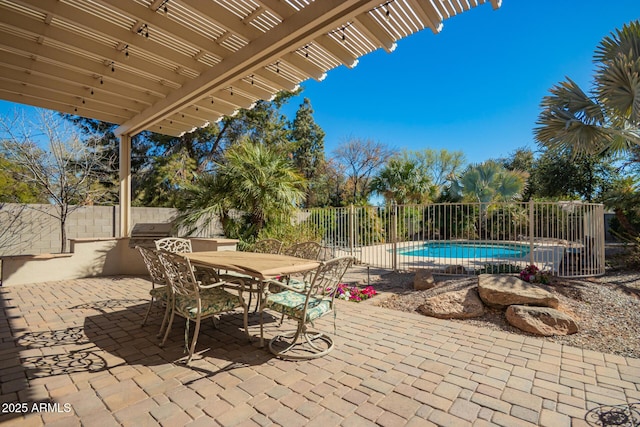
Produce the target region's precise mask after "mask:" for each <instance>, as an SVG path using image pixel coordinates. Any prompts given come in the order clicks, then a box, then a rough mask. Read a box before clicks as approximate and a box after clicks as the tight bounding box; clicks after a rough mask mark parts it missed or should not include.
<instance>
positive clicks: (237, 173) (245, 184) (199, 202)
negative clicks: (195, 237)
mask: <svg viewBox="0 0 640 427" xmlns="http://www.w3.org/2000/svg"><path fill="white" fill-rule="evenodd" d="M305 184H306V181H305V179H304V178H303V177H302V176H301V175H299V174H298V173H297V172H296V169H295V167H294V166H293V165H292V164H291V162H290V160H289V159H288V158H286V156H284V155H283V154H282V153H281V152H280V151H277V150H276V149H274V148H272V147H268V146H266V145H263V144H255V143H252V142H250V141H248V140H245V141H243V142H241V143H239V144H238V145H236V146H233V147H231V148H229V149H228V150H227V152H226V153H225V155H224V162H223V163H219V164H217V165H216V168H215V173H214V174H213V175H206V176H203V177H201V178H199V179H198V180H197V182H196V184H195V185H194V186H192V187H190V188H189V189H188V191H187V195H186V197H185V200H186V202H185V205H184V207H183V208H182V209H181V216H180V217H179V222H181V223H183V224H187V225H194V224H196V222H197V221H198V220H199V219H201V218H208V217H210V216H211V215H212V214H214V213H216V214H220V215H221V218H222V222H223V225H225V223H226V224H232V223H233V221H232V218H231V216H230V211H231V210H233V209H235V210H238V211H241V212H244V214H245V220H246V221H245V223H244V224H242V225H241V226H240V229H239V230H238V232H237V233H238V235H239V236H242V237H250V236H255V235H257V234H258V232H259V231H260V230H261V229H262V228H263V227H264V226H265V224H266V223H267V222H269V221H270V220H275V219H280V218H281V217H282V216H283V215H286V214H288V213H290V212H291V211H292V210H293V209H294V208H295V207H297V206H298V205H299V203H300V202H301V201H302V200H303V198H304V195H305V193H304V187H305ZM225 229H227V228H226V227H225ZM234 234H235V233H234Z"/></svg>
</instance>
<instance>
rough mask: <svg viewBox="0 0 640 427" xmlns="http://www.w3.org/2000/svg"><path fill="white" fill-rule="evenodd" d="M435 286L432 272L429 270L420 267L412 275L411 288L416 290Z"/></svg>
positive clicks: (424, 289)
mask: <svg viewBox="0 0 640 427" xmlns="http://www.w3.org/2000/svg"><path fill="white" fill-rule="evenodd" d="M434 286H436V281H435V279H434V278H433V274H431V272H430V271H429V270H424V269H420V270H417V271H416V274H415V276H413V289H414V290H416V291H426V290H427V289H431V288H433V287H434Z"/></svg>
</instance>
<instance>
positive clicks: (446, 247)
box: [399, 241, 529, 258]
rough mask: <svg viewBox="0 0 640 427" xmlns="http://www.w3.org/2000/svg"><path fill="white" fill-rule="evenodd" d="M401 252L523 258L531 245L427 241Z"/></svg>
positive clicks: (407, 253) (403, 253) (452, 256)
mask: <svg viewBox="0 0 640 427" xmlns="http://www.w3.org/2000/svg"><path fill="white" fill-rule="evenodd" d="M399 253H400V255H407V256H419V257H429V258H521V257H524V256H526V255H527V254H529V245H521V244H518V243H510V244H505V243H474V242H447V241H445V242H430V243H425V244H424V245H422V246H420V247H418V248H410V249H405V250H401V251H400V252H399Z"/></svg>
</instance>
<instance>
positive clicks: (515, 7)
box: [285, 0, 640, 163]
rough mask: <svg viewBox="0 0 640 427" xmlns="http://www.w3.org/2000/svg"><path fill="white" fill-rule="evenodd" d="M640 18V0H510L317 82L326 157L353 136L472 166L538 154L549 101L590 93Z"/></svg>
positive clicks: (312, 93) (311, 91)
mask: <svg viewBox="0 0 640 427" xmlns="http://www.w3.org/2000/svg"><path fill="white" fill-rule="evenodd" d="M634 19H640V0H609V1H605V2H603V1H596V0H580V1H578V0H503V2H502V7H501V8H500V9H498V10H493V9H492V7H491V6H490V5H482V6H480V7H478V8H475V9H473V10H471V11H469V12H466V13H463V14H461V15H459V16H456V17H454V18H452V19H448V20H445V21H444V27H443V30H442V32H441V33H440V34H437V35H434V34H433V33H432V32H431V30H428V29H427V30H424V31H421V32H420V33H417V34H414V35H413V36H411V37H408V38H406V39H403V40H400V41H399V42H398V47H397V49H396V50H395V51H394V52H393V53H390V54H389V53H387V52H385V51H383V50H378V51H376V52H373V53H371V54H369V55H367V56H365V57H363V58H361V59H360V63H359V64H358V66H357V67H355V68H354V69H351V70H350V69H348V68H346V67H340V68H337V69H335V70H332V71H330V72H329V73H328V75H327V78H326V79H325V80H324V81H322V82H320V83H318V82H315V81H308V82H305V83H304V84H303V87H304V88H305V90H304V92H303V93H302V94H301V98H299V99H293V100H292V101H291V102H290V105H289V107H288V108H286V109H285V111H286V113H287V115H289V116H290V117H293V114H295V109H296V108H297V107H298V105H299V104H300V103H301V101H302V97H307V98H309V99H310V100H311V104H312V106H313V108H314V110H315V113H314V118H315V120H316V122H317V123H318V124H319V125H320V126H321V127H322V128H323V130H324V131H325V132H326V140H325V147H326V151H327V154H330V153H331V151H332V150H333V149H334V148H335V147H336V146H337V145H338V144H339V143H340V142H342V141H344V140H346V139H349V138H351V137H355V138H369V139H373V140H376V141H380V142H383V143H385V144H387V145H389V146H391V147H393V148H395V149H397V150H402V149H411V150H420V149H425V148H433V149H440V148H446V149H448V150H460V151H463V152H464V153H465V155H466V159H467V161H468V162H470V163H475V162H481V161H484V160H486V159H489V158H497V157H506V156H507V155H508V154H510V153H512V152H513V151H514V150H515V149H516V148H518V147H529V148H532V149H534V150H535V149H537V145H536V144H535V142H534V140H533V134H532V130H533V128H534V127H535V122H536V119H537V116H538V113H539V105H540V101H541V99H542V97H543V96H545V95H546V94H547V93H548V90H549V89H550V88H551V87H552V86H553V85H554V84H556V83H558V82H560V81H562V80H564V78H565V76H569V77H571V78H572V79H573V80H575V81H576V82H578V83H579V84H580V85H581V86H582V87H583V89H585V90H586V89H588V88H589V87H590V85H591V76H592V75H593V70H594V68H595V67H594V64H593V62H592V56H593V52H594V49H595V47H596V45H597V44H598V43H599V42H600V41H601V40H602V38H603V37H604V36H606V35H608V34H610V33H611V32H612V31H613V30H614V29H616V28H621V27H622V25H623V24H625V23H627V22H629V21H631V20H634Z"/></svg>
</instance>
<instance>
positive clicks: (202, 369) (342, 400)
mask: <svg viewBox="0 0 640 427" xmlns="http://www.w3.org/2000/svg"><path fill="white" fill-rule="evenodd" d="M148 288H149V282H148V281H146V280H145V279H143V278H132V277H114V278H92V279H80V280H73V281H65V282H51V283H41V284H34V285H23V286H15V287H5V288H0V297H1V298H0V300H1V302H2V312H1V317H0V338H1V344H0V360H1V363H0V382H1V396H0V397H1V399H0V400H1V401H2V407H1V409H2V412H3V414H1V415H0V424H4V423H6V424H7V425H21V426H22V425H25V426H30V425H43V424H46V425H47V426H55V425H60V426H72V425H83V426H93V425H95V426H100V427H106V426H111V425H125V426H143V425H162V426H178V425H180V426H181V425H190V426H198V425H203V426H210V425H222V426H233V425H243V426H250V425H251V426H255V425H258V426H266V425H283V426H297V425H300V426H302V425H312V426H313V425H319V426H323V427H328V426H334V425H344V426H367V425H382V426H401V425H442V426H466V425H477V426H484V425H502V426H526V425H540V426H549V427H563V426H583V425H589V422H591V423H592V425H597V423H596V422H597V421H598V420H597V419H596V418H592V417H596V416H597V414H598V413H602V412H603V411H604V412H606V411H613V412H609V414H614V415H615V414H621V413H624V411H629V408H631V409H633V408H635V406H634V403H636V402H640V360H638V359H632V358H624V357H620V356H615V355H611V354H603V353H599V352H595V351H587V350H581V349H579V348H574V347H567V346H562V345H558V344H554V343H550V342H547V341H544V340H542V339H537V338H529V337H523V336H519V335H512V334H509V333H506V332H495V331H490V330H487V329H483V328H478V327H474V326H470V325H465V324H463V323H455V322H448V321H444V320H437V319H432V318H427V317H423V316H420V315H417V314H409V313H402V312H397V311H392V310H388V309H383V308H379V307H375V306H373V305H370V304H356V303H350V302H344V301H340V302H339V306H338V314H337V319H336V321H335V328H336V329H335V333H334V321H333V319H332V318H329V319H323V320H322V321H321V322H318V323H317V324H316V326H317V327H318V328H320V329H323V330H326V331H327V332H331V333H334V334H335V336H336V349H335V350H334V351H333V352H332V353H330V354H329V355H328V356H325V357H323V358H321V359H318V360H314V361H304V362H289V361H283V360H279V359H275V358H273V357H272V356H271V355H270V353H268V351H266V350H264V349H261V348H259V347H258V343H257V340H255V341H254V342H252V343H249V342H248V341H247V339H246V337H245V336H244V335H243V333H242V330H241V325H242V318H241V315H240V314H239V313H238V315H234V314H231V315H225V316H223V317H222V318H221V319H220V321H219V322H218V325H217V326H218V327H217V328H214V326H213V325H212V323H211V322H204V323H203V328H202V331H201V335H200V339H199V341H198V342H199V344H198V349H197V350H198V351H199V353H200V355H199V357H196V360H195V361H194V362H193V363H192V366H190V367H186V366H184V365H182V364H180V363H179V362H178V359H180V358H181V357H183V346H184V321H183V320H176V321H175V323H174V328H173V332H172V335H171V337H170V340H169V342H168V343H167V345H166V346H165V348H160V347H158V345H157V344H158V340H157V338H156V333H157V329H158V327H159V323H160V318H161V314H160V310H158V311H155V312H154V313H152V317H151V318H150V321H149V322H148V323H147V325H146V326H145V327H140V323H141V320H142V317H143V315H144V312H145V310H146V304H147V292H148ZM268 320H269V321H270V323H269V326H268V328H267V337H271V336H273V335H274V332H275V329H276V327H277V319H275V318H270V317H269V318H268ZM283 327H284V328H287V327H290V325H288V324H287V323H286V320H285V325H284V326H283ZM250 332H251V334H252V335H254V336H257V335H258V333H259V326H258V317H257V315H254V316H252V318H251V319H250ZM616 405H622V406H619V407H617V406H616ZM619 410H623V412H620V411H619ZM636 410H637V411H640V407H639V408H638V409H636ZM589 411H591V412H589ZM627 413H628V412H627ZM631 416H633V414H631ZM636 416H637V415H636ZM599 425H602V422H600V424H599Z"/></svg>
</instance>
